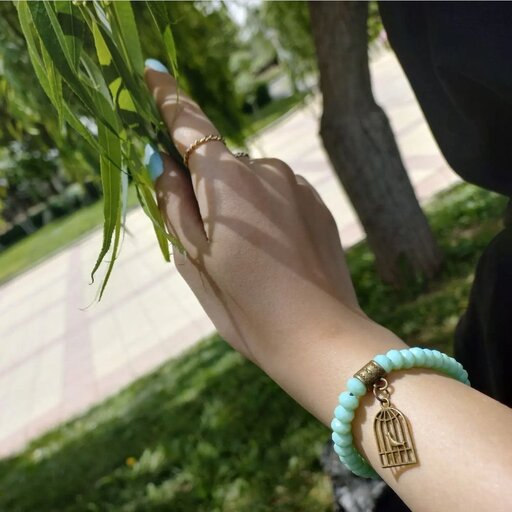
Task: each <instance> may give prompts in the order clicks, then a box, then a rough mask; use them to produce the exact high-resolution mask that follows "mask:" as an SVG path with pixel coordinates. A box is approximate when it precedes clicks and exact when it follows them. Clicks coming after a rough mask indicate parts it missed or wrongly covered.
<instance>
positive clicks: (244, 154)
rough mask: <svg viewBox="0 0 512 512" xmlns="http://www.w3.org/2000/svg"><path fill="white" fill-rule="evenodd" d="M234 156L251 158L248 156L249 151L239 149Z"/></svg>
mask: <svg viewBox="0 0 512 512" xmlns="http://www.w3.org/2000/svg"><path fill="white" fill-rule="evenodd" d="M235 158H251V157H250V156H249V153H244V152H243V151H239V152H238V153H235Z"/></svg>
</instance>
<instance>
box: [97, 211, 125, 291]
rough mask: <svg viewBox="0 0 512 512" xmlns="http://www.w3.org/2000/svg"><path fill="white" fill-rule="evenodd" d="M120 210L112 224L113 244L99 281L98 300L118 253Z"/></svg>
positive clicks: (120, 227)
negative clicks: (100, 281) (105, 268)
mask: <svg viewBox="0 0 512 512" xmlns="http://www.w3.org/2000/svg"><path fill="white" fill-rule="evenodd" d="M121 229H122V226H121V211H120V210H119V209H118V212H117V218H116V223H115V226H114V245H113V246H112V254H111V256H110V261H109V262H108V267H107V272H106V273H105V277H104V278H103V282H102V283H101V288H100V294H99V298H98V300H101V298H102V297H103V292H104V291H105V288H106V286H107V283H108V280H109V279H110V275H111V274H112V270H113V268H114V263H115V262H116V259H117V255H118V253H119V242H120V240H121Z"/></svg>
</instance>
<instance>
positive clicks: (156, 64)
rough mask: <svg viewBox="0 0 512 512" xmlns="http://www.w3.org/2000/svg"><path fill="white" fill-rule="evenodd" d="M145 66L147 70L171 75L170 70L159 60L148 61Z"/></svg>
mask: <svg viewBox="0 0 512 512" xmlns="http://www.w3.org/2000/svg"><path fill="white" fill-rule="evenodd" d="M144 65H145V66H146V67H147V68H150V69H152V70H153V71H160V73H167V74H169V70H168V69H167V68H166V67H165V66H164V65H163V64H162V63H161V62H160V61H159V60H156V59H146V62H144Z"/></svg>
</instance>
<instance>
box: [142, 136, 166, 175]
mask: <svg viewBox="0 0 512 512" xmlns="http://www.w3.org/2000/svg"><path fill="white" fill-rule="evenodd" d="M144 165H145V166H146V167H147V168H148V171H149V175H150V176H151V179H152V180H153V181H156V180H157V179H158V178H159V177H160V176H161V175H162V173H163V172H164V162H163V160H162V157H161V156H160V153H158V151H157V150H156V149H155V148H154V147H153V146H152V145H151V144H146V148H145V149H144Z"/></svg>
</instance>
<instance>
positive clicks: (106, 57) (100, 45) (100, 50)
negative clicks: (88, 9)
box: [92, 23, 112, 66]
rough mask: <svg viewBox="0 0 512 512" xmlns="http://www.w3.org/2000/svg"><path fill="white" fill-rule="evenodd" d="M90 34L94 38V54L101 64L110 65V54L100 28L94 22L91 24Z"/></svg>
mask: <svg viewBox="0 0 512 512" xmlns="http://www.w3.org/2000/svg"><path fill="white" fill-rule="evenodd" d="M92 36H93V38H94V46H95V47H96V55H97V56H98V60H99V62H100V65H101V66H110V64H111V62H112V55H110V51H109V49H108V46H107V43H105V39H103V36H102V35H101V32H100V29H99V28H98V25H97V24H96V23H93V25H92Z"/></svg>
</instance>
